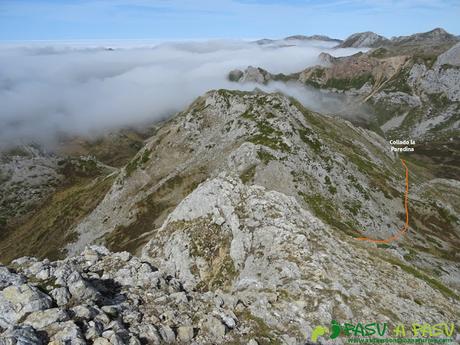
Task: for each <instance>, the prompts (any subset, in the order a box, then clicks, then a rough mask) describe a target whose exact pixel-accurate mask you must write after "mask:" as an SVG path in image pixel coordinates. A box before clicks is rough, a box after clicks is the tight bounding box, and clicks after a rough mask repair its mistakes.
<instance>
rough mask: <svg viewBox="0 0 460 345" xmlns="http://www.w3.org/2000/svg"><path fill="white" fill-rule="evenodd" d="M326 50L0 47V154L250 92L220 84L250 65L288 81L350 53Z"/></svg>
mask: <svg viewBox="0 0 460 345" xmlns="http://www.w3.org/2000/svg"><path fill="white" fill-rule="evenodd" d="M333 45H334V43H330V42H319V41H310V42H304V41H289V45H286V44H283V43H275V44H270V45H258V44H255V43H251V42H246V41H236V40H235V41H229V40H225V41H223V40H215V41H201V42H192V41H186V42H171V43H160V44H156V45H149V44H145V43H142V42H141V43H139V42H121V43H118V44H113V45H111V46H107V45H106V46H103V47H101V46H100V44H95V43H84V42H79V43H78V44H69V43H60V44H57V43H40V42H39V43H34V44H27V45H24V44H22V45H18V44H16V45H8V46H7V45H0V66H1V70H0V105H1V106H0V149H4V148H7V147H8V146H11V145H16V144H18V143H24V142H28V141H36V142H37V141H38V142H42V143H43V142H46V141H48V140H50V139H52V138H54V137H55V136H56V134H57V133H65V134H71V135H74V134H76V135H94V134H98V133H101V132H103V131H105V130H113V129H116V128H119V127H124V126H131V125H136V124H141V123H145V122H154V121H155V120H158V119H162V118H164V117H166V116H170V115H171V114H173V113H175V112H177V111H180V110H182V109H184V108H185V107H186V106H187V105H188V104H189V103H190V102H191V101H193V99H195V98H196V97H198V96H199V95H201V94H203V93H204V92H206V91H208V90H210V89H217V88H228V89H235V88H238V89H246V90H252V89H253V87H254V85H250V84H247V85H240V84H235V83H231V82H229V81H228V80H227V74H228V72H229V71H230V70H232V69H235V68H239V69H244V68H246V67H247V66H248V65H252V66H259V67H262V68H264V69H266V70H268V71H270V72H272V73H292V72H297V71H300V70H302V69H304V68H306V67H308V66H312V65H315V64H317V63H318V60H317V56H318V55H319V53H321V52H328V53H330V54H332V55H335V56H343V55H350V54H353V53H355V52H356V50H354V49H337V50H336V49H333ZM112 47H115V48H114V49H112ZM108 48H110V49H108ZM270 87H272V86H270ZM283 87H284V86H282V85H273V88H274V89H275V88H276V89H278V88H283ZM285 92H290V93H291V94H295V93H296V92H301V94H300V96H301V97H299V98H301V101H303V102H305V103H307V105H308V102H309V101H310V103H312V104H315V98H314V97H310V96H309V93H308V91H305V90H302V91H299V90H294V89H293V88H292V87H290V88H285Z"/></svg>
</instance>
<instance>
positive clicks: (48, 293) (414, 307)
mask: <svg viewBox="0 0 460 345" xmlns="http://www.w3.org/2000/svg"><path fill="white" fill-rule="evenodd" d="M157 267H161V268H160V270H159V269H157ZM0 288H1V292H0V329H2V330H3V333H2V336H1V340H0V344H46V343H48V342H50V343H51V344H87V343H92V344H142V343H147V344H163V343H189V344H229V343H231V344H251V345H252V344H304V343H305V342H306V341H307V339H309V337H310V336H311V331H312V328H313V327H315V325H317V324H325V323H329V322H330V320H331V319H336V318H340V319H347V320H354V319H358V320H359V319H372V320H373V319H375V320H379V321H381V322H388V323H390V324H393V323H397V322H399V321H404V320H408V319H414V320H424V321H425V322H432V323H436V322H438V321H439V320H440V319H448V320H455V319H458V310H460V303H459V302H458V299H457V298H458V297H456V296H455V295H449V294H448V293H446V291H445V290H443V289H440V286H438V285H436V284H433V281H431V280H430V279H429V278H427V277H426V276H424V275H423V274H421V275H419V276H414V275H413V274H411V273H410V272H407V270H405V269H404V266H400V264H398V261H396V260H395V259H392V258H391V256H388V255H385V254H381V253H378V252H375V251H374V252H370V251H369V248H366V246H364V245H362V244H360V243H358V242H356V241H353V240H350V239H349V238H348V237H347V236H346V235H343V234H340V233H337V232H335V231H333V230H332V229H331V228H330V227H329V226H328V225H326V224H325V223H323V222H322V221H321V220H319V219H318V218H316V217H315V216H313V215H312V214H311V213H310V212H308V211H306V210H304V209H303V208H302V207H301V205H300V204H299V203H298V202H297V201H296V199H295V198H293V197H289V196H287V195H285V194H282V193H279V192H275V191H268V190H266V189H265V188H263V187H261V186H248V185H245V184H244V183H242V181H241V180H240V178H239V177H238V176H232V175H231V174H226V173H223V174H221V175H219V176H217V177H215V178H213V179H210V180H208V181H206V182H204V183H203V184H201V185H200V186H199V187H198V188H197V189H196V190H194V191H193V192H192V193H191V194H190V195H189V196H188V197H187V198H185V199H184V200H183V201H182V202H181V203H180V204H179V205H178V206H177V208H176V209H175V210H174V211H173V212H172V213H171V214H170V215H169V216H168V218H167V220H166V221H165V223H164V224H163V226H162V227H161V228H160V229H159V230H158V231H157V232H156V235H155V238H154V239H152V240H151V241H150V242H149V243H148V244H147V245H146V246H145V247H144V249H143V253H142V257H141V258H139V257H136V256H132V255H131V254H129V253H127V252H119V253H111V252H110V251H108V250H107V249H106V248H104V247H98V246H92V247H88V248H86V249H85V250H84V251H83V253H82V254H81V255H77V256H74V257H71V258H67V259H64V260H61V261H55V262H50V261H49V260H43V261H39V260H37V259H34V258H29V257H24V258H20V259H17V260H14V261H13V262H12V263H11V265H10V268H6V267H0ZM457 327H458V325H457ZM339 342H340V341H339Z"/></svg>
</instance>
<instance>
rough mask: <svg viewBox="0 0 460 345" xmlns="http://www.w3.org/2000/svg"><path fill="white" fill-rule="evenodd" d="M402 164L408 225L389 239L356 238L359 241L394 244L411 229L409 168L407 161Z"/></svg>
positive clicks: (402, 161)
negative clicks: (404, 171) (404, 176)
mask: <svg viewBox="0 0 460 345" xmlns="http://www.w3.org/2000/svg"><path fill="white" fill-rule="evenodd" d="M401 163H402V165H403V166H404V168H405V169H406V191H405V193H404V208H405V210H406V223H405V224H404V226H403V227H402V228H401V229H399V231H398V232H397V233H396V234H394V235H393V236H390V237H388V238H387V239H384V240H378V239H373V238H369V237H358V238H356V239H357V240H358V241H367V242H373V243H390V242H393V241H395V240H397V239H398V238H399V237H401V236H402V235H404V234H405V233H406V232H407V230H408V229H409V207H408V204H409V201H408V196H409V169H408V168H407V165H406V161H405V160H403V159H401Z"/></svg>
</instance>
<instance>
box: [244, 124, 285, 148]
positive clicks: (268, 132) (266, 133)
mask: <svg viewBox="0 0 460 345" xmlns="http://www.w3.org/2000/svg"><path fill="white" fill-rule="evenodd" d="M257 129H258V133H257V134H256V135H254V136H252V137H251V138H250V139H249V141H250V142H252V143H253V144H257V145H263V146H267V147H270V148H271V149H273V150H278V151H281V152H290V151H291V150H290V148H289V146H288V145H287V144H286V143H285V142H284V141H283V133H282V132H281V131H279V130H277V129H275V128H273V127H272V126H271V125H270V124H269V123H268V122H266V121H258V122H257Z"/></svg>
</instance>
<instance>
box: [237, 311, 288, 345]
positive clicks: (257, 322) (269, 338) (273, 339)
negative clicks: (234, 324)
mask: <svg viewBox="0 0 460 345" xmlns="http://www.w3.org/2000/svg"><path fill="white" fill-rule="evenodd" d="M236 316H237V317H238V320H241V321H242V322H247V323H249V324H251V328H250V329H251V332H250V334H248V338H249V339H255V340H256V341H257V343H258V344H260V345H281V344H282V343H281V341H280V340H278V338H277V332H276V331H275V330H274V329H273V327H270V326H269V325H267V323H266V322H265V321H264V320H263V319H261V318H259V317H257V316H255V315H253V314H252V313H251V312H250V311H249V310H248V309H244V310H243V311H241V312H237V313H236Z"/></svg>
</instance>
